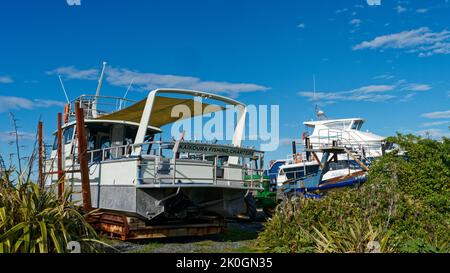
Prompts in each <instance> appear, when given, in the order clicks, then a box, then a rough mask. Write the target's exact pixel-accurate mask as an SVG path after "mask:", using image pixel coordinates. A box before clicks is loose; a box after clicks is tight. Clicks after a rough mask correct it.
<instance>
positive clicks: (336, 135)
mask: <svg viewBox="0 0 450 273" xmlns="http://www.w3.org/2000/svg"><path fill="white" fill-rule="evenodd" d="M344 133H345V134H344ZM344 135H345V136H344ZM310 138H316V139H317V145H318V146H319V148H324V147H332V146H334V145H337V146H344V147H346V148H350V149H352V150H356V152H358V153H359V154H360V155H361V156H363V157H365V158H369V157H372V156H376V155H372V152H371V151H372V150H376V149H378V148H380V145H381V143H379V142H378V141H375V142H372V143H371V142H370V141H366V140H364V139H362V138H361V137H359V139H357V138H356V137H355V136H354V134H352V132H350V131H348V130H337V129H320V130H319V134H318V136H317V137H310ZM362 151H364V152H362ZM364 153H365V155H364Z"/></svg>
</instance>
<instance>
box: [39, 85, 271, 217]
mask: <svg viewBox="0 0 450 273" xmlns="http://www.w3.org/2000/svg"><path fill="white" fill-rule="evenodd" d="M197 97H202V98H207V101H208V103H204V102H203V101H205V100H202V101H198V100H196V99H195V98H197ZM210 102H216V104H213V103H210ZM221 104H227V105H233V106H235V107H236V109H238V111H237V123H236V126H235V128H234V129H235V130H234V135H233V139H232V142H231V143H228V144H223V143H221V144H219V143H216V142H214V143H206V142H199V141H184V140H183V139H182V138H180V139H178V140H175V139H170V140H168V141H163V140H162V139H161V135H162V129H161V128H162V127H163V126H164V125H167V124H170V123H173V122H175V121H177V120H179V119H180V118H179V117H173V116H172V115H171V111H172V109H173V107H175V106H177V105H183V106H184V107H187V108H188V109H190V110H194V108H196V107H200V109H202V111H200V114H199V115H205V114H208V113H211V112H215V111H224V108H223V107H222V106H221ZM75 107H80V108H78V109H82V111H83V114H84V124H85V128H84V130H85V131H84V133H85V135H86V137H85V139H86V144H87V145H86V146H87V152H86V154H85V158H86V160H87V161H88V166H89V168H88V169H89V181H90V182H89V183H90V192H91V202H92V206H93V207H94V208H100V209H102V210H104V211H112V212H118V213H121V214H124V215H128V216H130V217H136V218H139V219H142V220H145V221H152V222H158V221H159V220H163V221H165V220H167V219H175V220H177V219H178V220H179V219H192V218H196V217H204V216H208V217H210V216H211V215H214V216H219V217H233V216H236V215H239V214H242V213H247V214H253V213H254V212H249V211H248V210H249V209H252V208H253V207H254V206H252V205H251V204H250V206H249V202H250V203H251V202H253V201H252V195H251V192H252V191H254V190H259V189H261V187H260V186H259V183H258V181H252V180H250V181H246V180H245V179H244V178H245V177H248V175H250V177H253V176H252V175H253V173H255V174H256V173H259V172H260V170H258V169H257V167H255V166H263V163H262V160H263V152H260V151H258V150H255V149H251V148H246V147H243V146H242V139H243V133H244V126H245V118H246V115H245V112H246V106H245V105H244V104H242V103H240V102H238V101H236V100H233V99H230V98H227V97H224V96H220V95H216V94H210V93H205V92H201V91H194V90H184V89H156V90H153V91H151V92H149V94H148V96H147V97H146V98H145V99H143V100H141V101H138V102H132V101H130V100H126V99H123V98H115V97H101V96H98V93H97V94H96V95H95V96H89V95H82V96H80V97H78V98H77V99H75V100H73V101H72V102H71V103H70V104H68V105H67V106H66V108H65V112H64V118H63V125H62V126H61V131H62V145H61V148H62V152H61V155H62V156H61V157H62V163H61V164H62V166H60V168H61V169H62V173H63V175H62V177H61V176H60V175H61V171H58V166H57V165H58V164H57V157H58V145H57V141H55V145H54V147H53V150H52V152H51V156H50V159H49V160H47V161H46V164H45V167H46V171H47V173H49V174H50V175H48V176H47V177H46V185H47V186H50V185H51V184H54V183H58V181H59V182H60V183H64V185H65V187H72V188H73V190H74V191H75V192H77V191H78V192H80V191H81V186H82V185H81V184H82V175H81V174H80V172H78V171H77V170H79V168H80V157H79V153H77V150H78V145H79V141H77V134H78V132H77V131H79V130H80V128H77V120H76V117H75V112H74V109H75ZM80 111H81V110H80ZM191 113H194V115H195V111H191ZM55 134H56V133H55ZM82 156H83V155H82ZM258 160H259V161H261V162H259V164H257V163H258V162H257V161H258ZM61 180H63V181H61ZM73 198H75V199H81V195H80V194H76V195H73Z"/></svg>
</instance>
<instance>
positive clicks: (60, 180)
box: [56, 113, 64, 198]
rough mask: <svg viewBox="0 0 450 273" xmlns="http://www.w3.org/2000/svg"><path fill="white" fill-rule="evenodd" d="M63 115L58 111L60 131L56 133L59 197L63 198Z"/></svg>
mask: <svg viewBox="0 0 450 273" xmlns="http://www.w3.org/2000/svg"><path fill="white" fill-rule="evenodd" d="M61 123H62V115H61V113H58V131H57V134H56V138H57V141H58V142H57V151H56V152H57V157H58V197H59V198H62V196H63V193H64V170H63V158H62V145H63V144H62V143H63V141H62V129H61V126H62V125H61Z"/></svg>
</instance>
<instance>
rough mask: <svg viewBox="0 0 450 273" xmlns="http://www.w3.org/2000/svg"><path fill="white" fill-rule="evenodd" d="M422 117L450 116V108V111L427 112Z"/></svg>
mask: <svg viewBox="0 0 450 273" xmlns="http://www.w3.org/2000/svg"><path fill="white" fill-rule="evenodd" d="M422 117H424V118H430V119H433V118H450V110H448V111H440V112H431V113H425V114H422Z"/></svg>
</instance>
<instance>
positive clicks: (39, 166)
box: [38, 121, 44, 190]
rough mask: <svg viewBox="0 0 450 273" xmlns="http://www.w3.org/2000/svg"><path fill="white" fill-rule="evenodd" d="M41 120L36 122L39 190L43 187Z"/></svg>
mask: <svg viewBox="0 0 450 273" xmlns="http://www.w3.org/2000/svg"><path fill="white" fill-rule="evenodd" d="M43 127H44V125H43V122H42V121H39V123H38V142H39V143H38V152H39V156H38V161H39V162H38V172H39V173H38V180H39V181H38V182H39V188H40V189H41V190H43V189H44V169H43V162H44V159H43V156H44V143H43V142H44V139H43V138H44V137H43V135H44V133H43Z"/></svg>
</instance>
